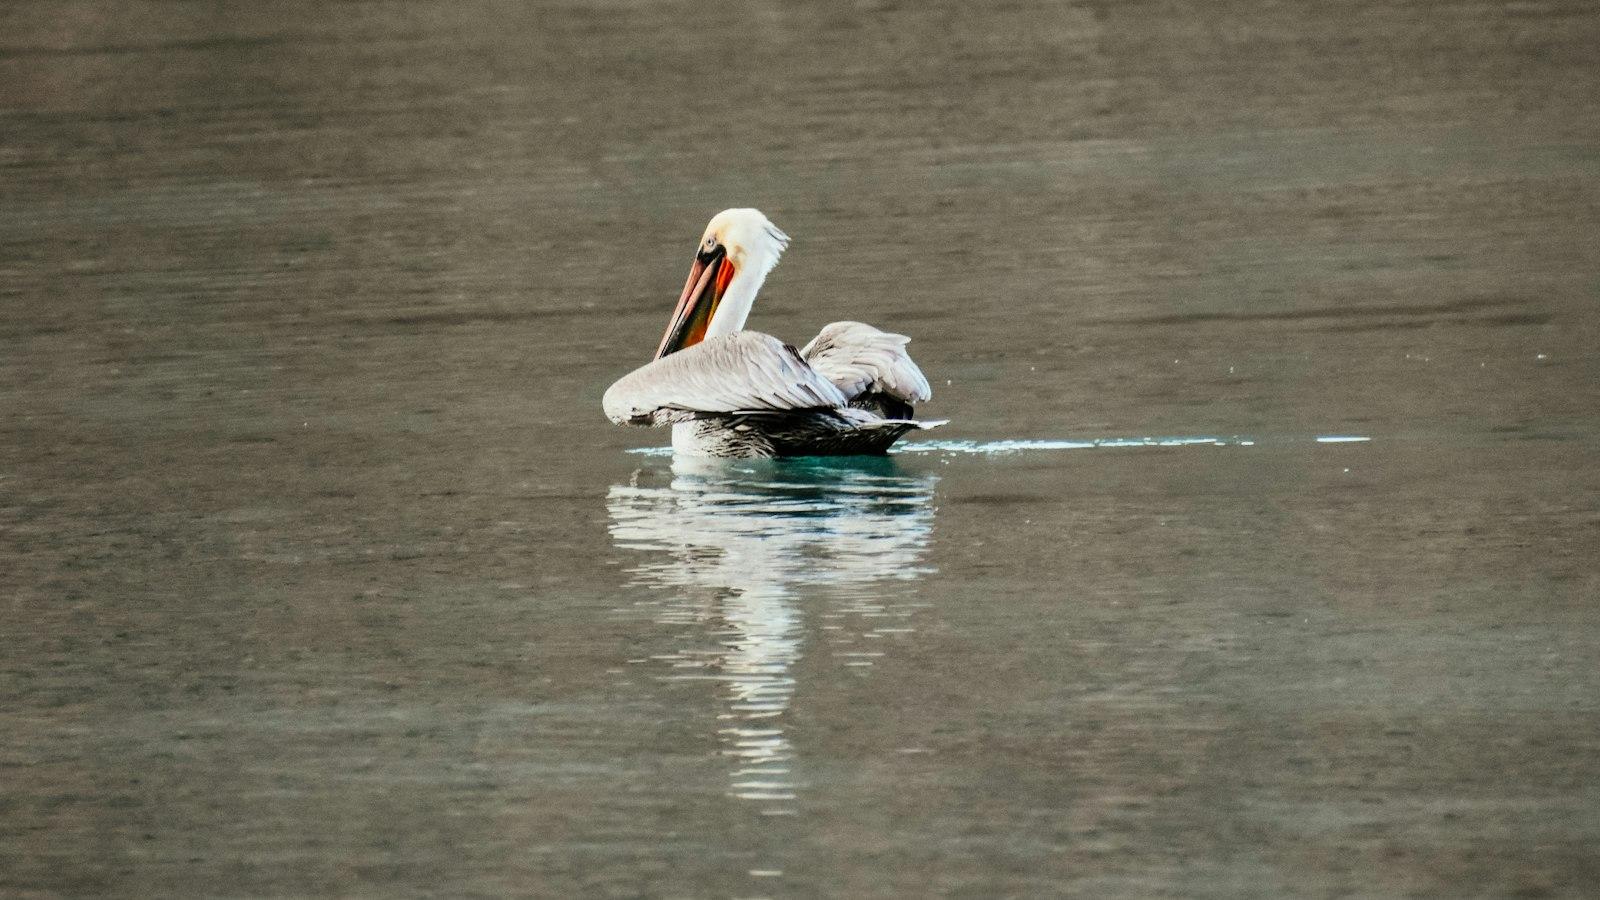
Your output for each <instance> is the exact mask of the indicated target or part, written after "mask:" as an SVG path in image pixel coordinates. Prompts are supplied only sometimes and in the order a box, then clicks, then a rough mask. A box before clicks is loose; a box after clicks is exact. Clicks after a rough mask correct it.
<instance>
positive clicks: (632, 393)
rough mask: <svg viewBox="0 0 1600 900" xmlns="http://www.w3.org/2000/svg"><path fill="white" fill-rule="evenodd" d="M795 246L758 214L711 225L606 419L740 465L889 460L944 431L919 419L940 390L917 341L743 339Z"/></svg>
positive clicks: (828, 332)
mask: <svg viewBox="0 0 1600 900" xmlns="http://www.w3.org/2000/svg"><path fill="white" fill-rule="evenodd" d="M788 245H789V236H788V235H786V234H784V233H783V232H782V231H779V230H778V227H777V226H776V225H773V224H772V222H770V221H768V219H767V217H766V216H764V215H762V214H761V212H760V211H758V210H754V209H729V210H724V211H722V212H720V213H717V214H716V216H714V217H712V219H711V223H710V224H709V225H707V226H706V231H705V235H704V236H703V237H702V238H701V239H700V244H699V246H698V247H697V248H696V251H695V257H694V264H693V266H691V268H690V269H689V278H688V280H687V281H686V282H684V285H683V294H682V296H681V297H679V298H678V306H677V309H675V310H674V311H673V313H672V318H671V320H670V321H669V322H668V324H667V333H666V334H665V335H664V336H662V338H661V346H659V347H657V348H656V355H655V359H654V360H653V361H652V362H650V363H649V364H647V365H645V366H642V367H640V368H638V369H635V370H634V371H632V372H630V373H629V374H627V375H625V376H623V377H622V378H621V379H619V380H618V381H617V383H616V384H613V385H612V386H611V387H610V388H609V389H608V390H607V391H606V394H605V399H604V401H603V405H604V407H605V412H606V417H607V418H609V419H611V421H613V422H616V423H617V424H619V425H667V424H671V425H672V447H673V449H674V450H676V451H677V452H679V453H684V454H689V455H696V456H723V457H744V458H754V457H774V456H836V455H844V454H856V453H883V452H885V451H886V450H888V449H889V445H890V444H893V443H894V442H895V441H897V440H899V439H900V436H901V435H903V434H905V433H906V432H908V431H911V430H913V429H917V428H932V427H934V426H936V425H942V424H944V423H943V422H942V421H939V422H919V421H917V420H915V419H912V418H911V413H912V406H913V405H914V404H917V403H922V402H924V401H926V400H928V399H929V398H930V397H932V396H933V392H932V391H930V390H929V389H928V379H927V378H925V377H923V375H922V370H921V369H918V368H917V364H916V363H914V362H912V361H911V357H910V356H909V355H908V354H907V353H906V349H905V347H906V343H907V342H908V341H909V340H910V338H907V337H905V336H903V335H898V334H889V333H888V332H884V331H879V330H878V329H876V328H873V327H872V326H871V325H863V324H862V323H860V322H834V323H832V324H830V325H827V326H824V327H823V329H822V331H821V332H820V333H818V334H817V336H816V337H815V338H812V340H811V343H809V344H807V345H806V346H805V348H804V349H802V350H796V349H795V348H794V347H792V346H790V345H788V344H785V343H784V342H783V341H780V340H778V339H777V338H775V337H773V336H771V335H768V334H762V333H760V332H758V331H745V330H744V321H745V318H746V317H747V316H749V315H750V307H751V305H753V304H754V303H755V300H756V292H757V291H759V290H760V289H761V283H762V282H763V281H765V280H766V277H767V273H768V272H771V271H772V269H773V267H774V266H776V265H777V264H778V257H779V256H780V255H782V253H783V250H784V248H785V247H787V246H788Z"/></svg>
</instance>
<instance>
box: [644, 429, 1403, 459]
mask: <svg viewBox="0 0 1600 900" xmlns="http://www.w3.org/2000/svg"><path fill="white" fill-rule="evenodd" d="M1302 440H1305V439H1304V438H1294V439H1289V440H1286V441H1283V443H1296V442H1298V441H1302ZM1314 440H1315V441H1316V443H1319V444H1363V443H1367V442H1368V441H1371V440H1372V438H1371V437H1369V436H1367V435H1360V434H1319V435H1316V436H1315V437H1314ZM1271 443H1279V442H1278V441H1272V442H1271ZM1256 444H1257V441H1256V440H1255V439H1254V438H1246V437H1240V436H1238V435H1234V436H1232V437H1219V436H1216V435H1174V436H1167V437H1110V438H1093V439H1075V438H1049V439H1026V440H1024V439H1017V440H1003V441H910V442H907V443H904V444H900V445H898V446H896V447H894V448H892V449H891V450H890V451H889V452H890V453H892V454H901V453H942V454H947V455H977V456H1000V455H1004V454H1009V453H1022V452H1027V451H1034V450H1095V449H1102V448H1126V447H1198V446H1209V447H1254V446H1256ZM628 452H629V453H637V454H639V455H640V456H671V455H672V448H671V447H637V448H635V449H632V450H629V451H628Z"/></svg>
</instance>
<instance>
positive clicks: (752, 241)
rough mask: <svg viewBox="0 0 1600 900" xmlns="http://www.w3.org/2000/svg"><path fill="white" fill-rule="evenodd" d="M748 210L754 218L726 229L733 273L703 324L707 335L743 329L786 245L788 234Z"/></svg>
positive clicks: (712, 335) (718, 334)
mask: <svg viewBox="0 0 1600 900" xmlns="http://www.w3.org/2000/svg"><path fill="white" fill-rule="evenodd" d="M729 212H730V213H732V212H743V211H742V210H730V211H729ZM749 212H751V213H754V214H755V217H756V221H752V222H749V223H748V224H746V223H745V222H736V223H735V226H734V227H733V228H729V229H728V230H729V231H730V232H735V233H731V234H729V235H728V239H727V241H726V246H727V248H728V258H729V260H731V261H732V262H733V265H734V275H733V280H732V281H730V282H728V289H727V290H726V291H724V292H723V295H722V302H721V303H718V304H717V311H716V313H715V314H713V315H712V317H711V324H710V325H708V326H707V327H706V337H708V338H709V337H719V336H721V335H725V334H733V333H735V332H738V331H743V330H744V321H745V319H747V318H749V316H750V307H752V306H754V305H755V302H756V294H757V293H759V292H760V291H761V284H762V282H764V281H766V280H767V273H768V272H771V271H772V270H773V268H774V267H776V266H777V265H778V258H779V257H780V256H782V255H783V249H784V247H786V246H788V244H789V236H788V235H786V234H784V233H783V232H782V231H779V230H778V227H777V226H776V225H773V224H772V223H771V222H770V221H768V220H767V218H766V216H762V215H761V214H760V213H756V212H755V211H754V210H750V211H749ZM724 215H727V213H725V214H724ZM739 226H744V227H739Z"/></svg>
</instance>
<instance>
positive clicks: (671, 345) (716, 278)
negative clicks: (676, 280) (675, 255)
mask: <svg viewBox="0 0 1600 900" xmlns="http://www.w3.org/2000/svg"><path fill="white" fill-rule="evenodd" d="M733 272H734V267H733V261H732V260H730V259H728V252H727V250H725V249H724V248H723V247H722V246H721V245H718V246H717V247H714V248H713V249H711V250H707V251H705V252H703V253H700V254H697V255H696V256H695V258H694V265H693V266H691V267H690V268H689V280H687V281H685V282H684V283H683V296H681V297H679V298H678V308H677V309H675V310H673V311H672V320H671V321H670V322H668V323H667V333H666V334H665V335H662V337H661V346H660V347H657V348H656V356H655V358H656V359H660V358H661V357H663V356H666V355H667V354H669V353H676V352H678V351H679V350H682V349H683V348H685V347H692V346H694V345H695V344H698V343H700V342H701V341H702V340H704V339H705V336H706V329H707V328H709V327H711V317H712V316H713V315H716V312H717V304H719V303H721V302H722V293H723V292H724V291H726V290H727V289H728V282H730V281H732V280H733Z"/></svg>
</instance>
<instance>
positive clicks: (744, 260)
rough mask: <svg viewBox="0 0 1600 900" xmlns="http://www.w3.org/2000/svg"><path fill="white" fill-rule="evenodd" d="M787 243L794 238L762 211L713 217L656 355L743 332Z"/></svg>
mask: <svg viewBox="0 0 1600 900" xmlns="http://www.w3.org/2000/svg"><path fill="white" fill-rule="evenodd" d="M787 246H789V236H788V235H786V234H784V233H783V232H782V231H780V230H779V229H778V226H776V225H774V224H772V221H771V220H770V219H768V218H767V217H766V216H764V215H762V214H761V211H760V210H758V209H725V210H723V211H722V212H719V213H717V214H716V215H715V216H712V217H711V222H710V223H709V224H707V225H706V231H705V234H704V235H702V236H701V238H700V244H699V246H697V247H696V248H695V255H694V264H693V265H692V266H691V267H690V268H689V279H688V281H686V282H684V285H683V294H682V296H680V297H679V298H678V306H677V309H675V310H673V313H672V320H671V321H670V322H669V323H668V324H667V333H666V334H665V335H664V336H663V337H662V338H661V346H660V347H658V348H657V349H656V359H660V358H661V357H663V356H666V355H667V354H669V353H675V352H677V351H679V350H682V349H683V348H685V347H689V346H693V345H694V344H698V343H700V342H701V341H703V340H705V339H706V338H708V337H717V336H718V335H724V334H733V333H734V332H736V331H740V330H742V329H743V328H744V321H745V318H746V317H748V316H749V315H750V307H751V306H752V305H754V304H755V302H756V293H757V292H758V291H760V290H761V283H762V282H763V281H765V280H766V278H767V273H768V272H771V271H772V268H773V267H774V266H776V265H777V264H778V257H780V256H782V255H783V249H784V248H785V247H787Z"/></svg>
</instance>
